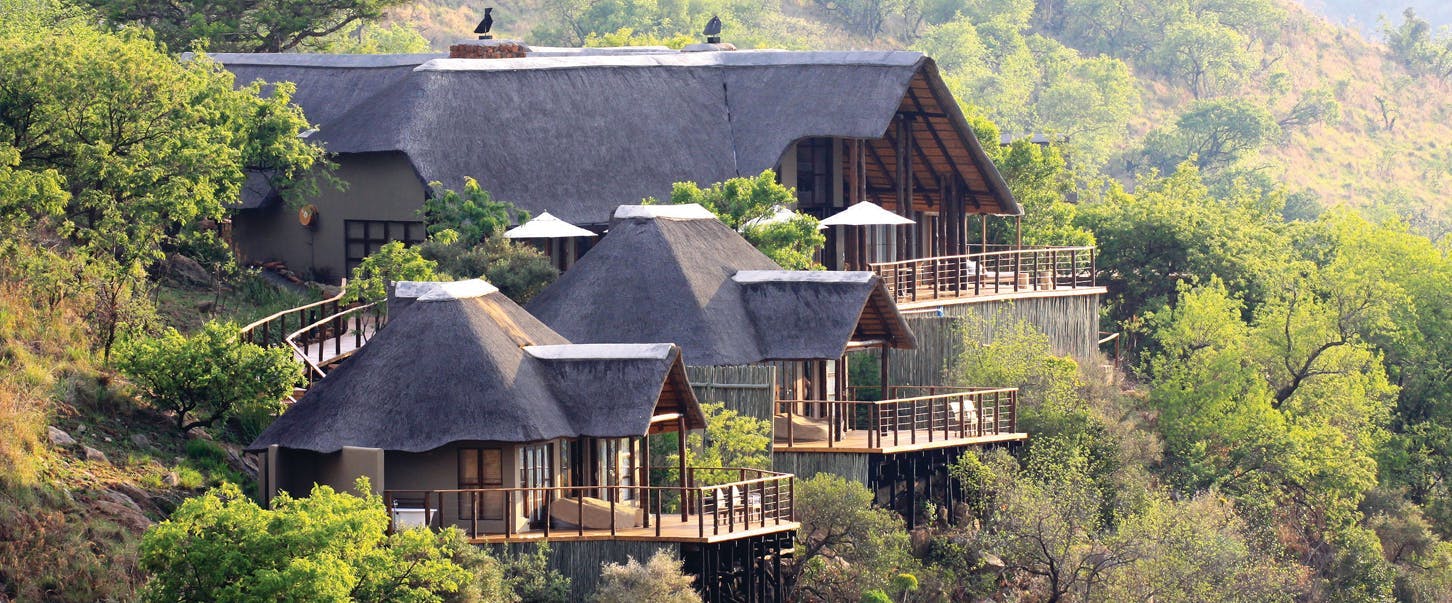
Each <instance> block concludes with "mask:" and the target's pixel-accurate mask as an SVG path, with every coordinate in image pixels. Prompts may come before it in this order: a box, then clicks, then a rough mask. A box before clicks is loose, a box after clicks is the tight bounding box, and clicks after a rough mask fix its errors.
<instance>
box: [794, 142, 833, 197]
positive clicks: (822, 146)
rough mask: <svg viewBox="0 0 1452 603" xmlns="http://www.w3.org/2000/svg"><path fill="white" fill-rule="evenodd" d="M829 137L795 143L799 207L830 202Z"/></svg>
mask: <svg viewBox="0 0 1452 603" xmlns="http://www.w3.org/2000/svg"><path fill="white" fill-rule="evenodd" d="M834 142H836V141H835V140H834V139H831V138H807V139H804V140H801V141H800V142H798V143H797V203H798V205H799V206H800V207H825V206H829V205H831V204H832V185H831V183H832V163H831V161H832V145H833V143H834Z"/></svg>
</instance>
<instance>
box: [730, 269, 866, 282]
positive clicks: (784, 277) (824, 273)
mask: <svg viewBox="0 0 1452 603" xmlns="http://www.w3.org/2000/svg"><path fill="white" fill-rule="evenodd" d="M873 276H875V274H874V273H872V272H863V271H857V270H741V271H738V272H737V273H736V274H733V275H731V280H733V281H736V282H737V283H738V284H742V285H747V284H751V283H866V282H869V281H871V280H872V277H873Z"/></svg>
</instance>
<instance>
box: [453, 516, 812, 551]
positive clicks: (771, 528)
mask: <svg viewBox="0 0 1452 603" xmlns="http://www.w3.org/2000/svg"><path fill="white" fill-rule="evenodd" d="M755 523H756V522H755V521H753V522H752V524H753V526H754V525H755ZM700 525H701V518H699V517H692V518H691V519H689V520H686V521H681V517H680V515H675V516H673V517H661V522H660V535H659V536H657V535H656V526H655V525H654V524H652V525H651V526H650V527H648V528H616V529H615V533H613V534H612V533H611V532H610V530H609V529H604V530H584V531H583V532H581V531H580V530H577V529H573V528H560V529H551V530H550V534H549V536H545V531H544V530H542V529H540V530H530V531H528V532H518V533H514V534H510V535H508V536H506V535H504V534H484V535H480V536H475V537H472V538H470V539H469V542H472V543H474V544H502V543H514V542H586V541H601V540H623V541H636V542H695V543H715V542H729V541H732V540H739V539H742V538H749V537H752V536H761V535H764V534H775V533H777V532H786V531H790V530H796V529H798V528H800V527H801V524H799V523H797V522H795V521H782V522H781V523H779V524H778V523H776V521H775V520H771V519H768V520H767V522H766V525H765V526H761V527H752V528H751V529H744V528H741V527H739V526H738V527H737V528H736V529H735V530H730V531H728V530H727V529H726V527H725V526H722V527H721V530H720V533H719V534H712V533H711V525H710V522H709V521H708V522H707V523H706V529H705V536H704V537H702V536H701V528H700Z"/></svg>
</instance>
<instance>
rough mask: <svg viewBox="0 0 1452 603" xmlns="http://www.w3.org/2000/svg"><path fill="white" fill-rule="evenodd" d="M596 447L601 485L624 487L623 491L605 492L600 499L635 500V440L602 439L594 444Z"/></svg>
mask: <svg viewBox="0 0 1452 603" xmlns="http://www.w3.org/2000/svg"><path fill="white" fill-rule="evenodd" d="M596 446H597V447H598V454H599V456H598V458H599V459H600V477H601V485H606V486H625V489H612V490H607V491H606V492H604V494H605V496H604V497H602V498H606V499H607V500H609V497H613V498H614V499H615V500H617V501H622V500H635V494H636V491H635V490H634V486H635V485H636V480H635V472H636V462H635V439H634V438H616V439H602V440H598V441H597V442H596Z"/></svg>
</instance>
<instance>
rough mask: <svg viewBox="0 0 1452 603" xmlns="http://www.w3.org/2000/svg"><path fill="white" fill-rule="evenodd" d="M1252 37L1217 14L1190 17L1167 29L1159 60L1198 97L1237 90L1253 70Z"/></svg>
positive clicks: (1163, 68) (1163, 69)
mask: <svg viewBox="0 0 1452 603" xmlns="http://www.w3.org/2000/svg"><path fill="white" fill-rule="evenodd" d="M1249 46H1250V44H1249V40H1248V39H1246V37H1245V35H1244V34H1241V33H1240V32H1238V31H1236V30H1235V29H1234V28H1232V27H1229V26H1227V25H1224V24H1222V23H1221V22H1220V19H1219V18H1218V17H1216V16H1214V15H1206V16H1203V17H1201V18H1198V19H1195V18H1187V19H1185V20H1183V21H1179V22H1176V23H1174V24H1172V25H1170V27H1169V28H1168V29H1167V30H1166V31H1165V33H1164V38H1163V41H1162V42H1161V47H1160V49H1159V51H1158V53H1157V56H1156V61H1155V62H1156V64H1157V65H1158V67H1159V70H1160V72H1161V73H1163V74H1164V75H1165V76H1167V77H1169V78H1172V79H1175V80H1179V81H1180V82H1182V83H1184V84H1185V86H1186V87H1188V88H1189V89H1190V92H1191V93H1192V94H1194V95H1195V98H1204V97H1207V96H1213V95H1215V94H1217V93H1223V92H1228V91H1231V90H1233V89H1234V88H1235V87H1236V86H1238V85H1239V84H1240V82H1241V81H1242V80H1243V79H1244V78H1245V75H1246V74H1247V73H1248V72H1249V71H1250V69H1251V67H1252V65H1253V60H1252V56H1251V55H1250V53H1249V52H1247V50H1246V49H1247V48H1248V47H1249Z"/></svg>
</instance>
